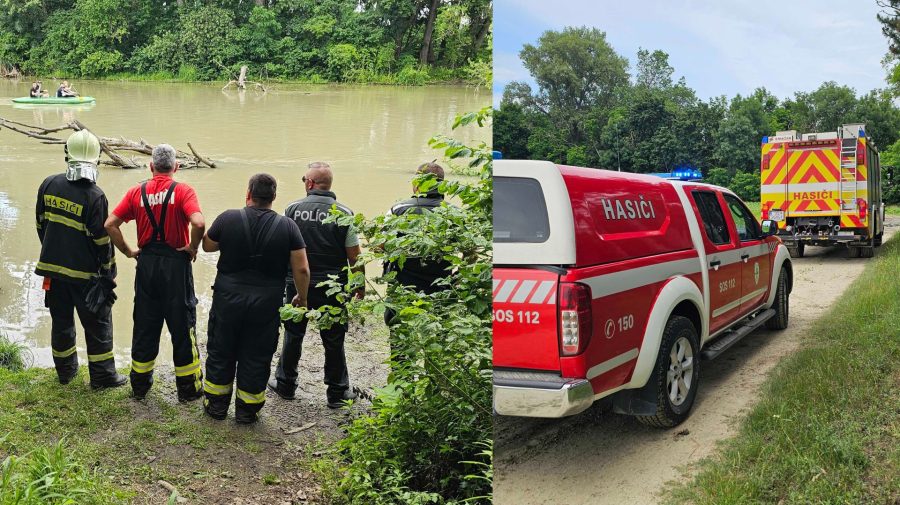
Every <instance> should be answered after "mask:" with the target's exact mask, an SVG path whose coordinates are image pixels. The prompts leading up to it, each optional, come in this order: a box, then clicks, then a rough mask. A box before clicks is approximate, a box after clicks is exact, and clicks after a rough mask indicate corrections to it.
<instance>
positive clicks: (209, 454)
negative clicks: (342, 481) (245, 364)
mask: <svg viewBox="0 0 900 505" xmlns="http://www.w3.org/2000/svg"><path fill="white" fill-rule="evenodd" d="M385 334H386V330H384V328H381V327H380V325H377V324H374V325H369V326H359V325H357V324H354V325H352V326H351V328H350V331H348V333H347V339H346V343H345V349H346V355H347V366H348V368H349V373H350V382H351V385H352V386H353V387H354V388H357V389H359V390H362V391H364V392H366V393H367V394H371V391H372V390H373V389H374V388H376V387H381V386H382V385H384V383H385V381H386V379H387V367H386V366H385V365H384V364H383V361H384V360H385V359H386V358H387V352H388V351H387V348H388V346H387V339H386V336H385ZM282 337H283V332H282ZM164 338H167V337H164ZM304 340H305V341H304V345H303V358H302V359H301V361H300V367H299V378H298V384H299V387H298V388H297V398H296V399H295V400H292V401H287V400H283V399H281V398H279V397H278V396H277V395H275V394H274V393H272V392H271V391H266V405H265V407H264V408H263V410H262V413H261V417H260V422H259V423H258V424H257V425H254V426H251V427H241V426H238V425H236V424H235V423H234V406H233V405H232V407H231V409H230V411H229V417H228V419H227V420H226V421H213V420H210V419H208V418H206V417H205V416H204V415H203V414H202V405H201V402H200V401H197V402H194V403H191V404H187V405H179V404H178V402H177V399H176V394H175V388H174V371H173V370H171V369H170V367H169V366H168V365H167V364H164V365H162V366H160V367H159V368H158V372H159V376H158V377H157V381H156V384H155V385H154V389H153V390H152V391H151V394H150V396H149V397H148V401H145V402H135V401H133V400H128V407H129V408H130V409H131V413H132V415H133V416H134V418H135V419H137V420H139V421H140V420H147V421H153V420H156V421H159V420H160V419H164V418H165V413H166V411H167V410H168V409H177V411H178V412H179V416H178V418H179V419H180V420H181V421H180V422H181V423H197V426H199V427H200V428H201V431H204V433H205V432H208V431H211V432H212V433H213V434H214V437H215V438H216V440H209V441H206V440H202V436H201V437H199V438H201V440H200V441H199V442H198V440H196V438H198V437H197V436H196V435H195V436H193V437H192V436H182V437H181V439H188V440H189V442H188V443H184V442H183V440H179V437H177V436H175V437H172V440H169V441H168V442H166V441H163V440H156V441H154V442H155V443H147V444H144V448H145V449H146V451H145V452H146V454H144V455H143V457H142V458H143V460H142V461H138V463H145V464H147V465H148V466H149V467H152V468H153V470H152V471H148V474H149V475H148V476H149V478H144V479H141V478H138V479H136V480H135V481H133V482H132V488H133V489H134V490H135V491H136V492H137V497H136V499H135V504H140V505H143V504H147V505H150V504H157V503H165V502H166V499H167V497H168V496H169V491H167V490H166V489H164V488H163V487H162V486H160V485H158V483H157V480H159V479H164V480H165V479H168V480H169V481H171V482H170V483H171V484H174V485H176V486H177V487H178V489H179V491H180V492H181V493H182V494H183V495H184V496H186V497H187V498H188V500H187V502H186V503H217V504H227V505H268V504H275V505H280V504H300V503H302V504H306V503H310V504H312V503H321V502H322V500H323V498H322V496H321V490H320V489H319V483H318V482H316V480H317V479H316V477H315V476H314V475H311V474H310V472H309V471H308V469H307V468H305V463H307V462H309V460H310V459H315V458H317V457H319V456H320V455H321V454H322V453H324V452H328V451H331V450H332V449H331V444H333V443H334V442H335V441H337V440H338V439H340V438H342V437H343V436H344V430H345V429H346V425H347V424H348V423H350V422H351V421H352V418H353V417H355V416H359V415H365V413H366V412H367V411H368V409H369V407H370V403H369V401H368V400H366V399H364V398H361V399H360V400H359V401H358V402H356V404H355V405H354V406H353V407H352V413H351V412H348V411H347V410H346V409H337V410H332V409H329V408H328V407H327V406H326V405H325V385H324V384H323V383H322V374H323V366H324V361H325V359H324V355H325V354H324V352H325V351H324V348H323V347H322V340H321V338H320V337H319V334H318V331H316V330H309V331H308V332H307V336H306V338H305V339H304ZM280 351H281V346H280V345H279V350H278V352H277V353H276V354H275V357H274V360H273V369H274V364H275V363H277V361H278V358H279V357H280ZM200 352H201V356H203V357H204V359H205V357H206V356H207V352H206V348H205V345H204V343H203V342H201V343H200ZM273 373H274V372H273ZM173 430H174V428H173ZM195 446H199V447H195ZM134 463H135V461H133V460H132V461H129V464H134Z"/></svg>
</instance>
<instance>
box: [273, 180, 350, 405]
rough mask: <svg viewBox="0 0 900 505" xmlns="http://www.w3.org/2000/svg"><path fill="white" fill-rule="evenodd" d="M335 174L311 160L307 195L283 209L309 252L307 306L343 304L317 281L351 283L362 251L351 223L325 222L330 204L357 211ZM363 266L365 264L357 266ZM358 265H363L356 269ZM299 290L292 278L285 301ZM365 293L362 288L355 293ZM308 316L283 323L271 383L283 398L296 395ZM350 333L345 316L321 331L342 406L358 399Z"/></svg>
mask: <svg viewBox="0 0 900 505" xmlns="http://www.w3.org/2000/svg"><path fill="white" fill-rule="evenodd" d="M332 179H333V175H332V172H331V167H330V166H329V165H328V164H327V163H323V162H314V163H310V164H309V167H308V170H307V172H306V175H304V176H303V177H302V181H303V184H304V185H305V187H306V198H303V199H301V200H297V201H295V202H293V203H291V204H290V205H289V206H288V208H287V209H286V210H285V212H284V213H285V215H286V216H287V217H289V218H291V219H293V220H294V222H296V223H297V225H298V226H299V227H300V233H301V234H302V235H303V238H304V240H305V241H306V247H307V249H306V254H307V256H308V257H309V268H310V271H311V280H310V288H309V308H311V309H318V308H320V307H322V306H323V305H329V306H332V307H341V308H343V305H344V304H343V303H342V302H341V301H340V300H339V299H338V297H337V295H328V294H326V291H327V288H325V287H324V286H323V287H319V286H318V284H319V283H321V282H322V281H325V280H328V278H329V276H332V275H334V276H337V278H338V279H339V281H340V282H341V283H342V284H346V283H347V272H346V270H345V268H346V267H347V266H348V264H349V265H350V266H353V265H355V264H356V259H357V257H358V256H359V254H360V247H359V238H358V237H357V235H356V231H355V230H354V229H353V228H352V227H349V226H340V225H338V224H336V223H323V222H322V221H323V220H324V219H325V218H327V217H328V215H329V214H330V212H331V209H332V208H336V209H337V210H338V211H339V212H341V213H343V214H346V215H353V211H351V210H350V209H349V208H348V207H347V206H345V205H342V204H340V203H338V201H337V196H335V194H334V192H332V191H331V183H332ZM354 268H355V269H356V268H361V267H354ZM355 271H359V270H355ZM294 294H295V291H294V282H293V281H292V280H291V279H290V278H288V281H287V286H286V296H285V301H288V300H291V299H292V298H293V296H294ZM354 295H355V296H356V297H358V298H362V296H363V295H364V292H363V290H362V289H360V290H358V291H357V292H356V293H355V294H354ZM306 324H307V320H306V319H303V320H302V321H301V322H299V323H295V322H293V321H286V322H285V323H284V345H283V346H282V349H281V359H280V360H279V361H278V367H277V368H276V369H275V378H273V379H272V380H270V381H269V388H270V389H272V390H273V391H275V393H277V394H278V395H279V396H281V397H282V398H284V399H287V400H291V399H293V398H294V395H295V392H296V389H297V365H298V363H299V361H300V355H301V351H302V347H303V337H304V336H305V334H306ZM346 333H347V323H346V322H342V323H339V322H336V323H335V324H333V325H332V326H331V327H330V328H327V329H322V330H321V331H320V335H321V337H322V344H323V346H324V347H325V384H326V385H327V389H326V394H325V396H326V400H327V405H328V407H329V408H333V409H336V408H340V407H341V406H343V405H344V402H345V401H347V400H354V399H356V393H354V392H353V391H352V390H351V389H350V376H349V374H348V372H347V359H346V357H345V355H344V337H345V335H346Z"/></svg>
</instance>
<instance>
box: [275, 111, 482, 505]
mask: <svg viewBox="0 0 900 505" xmlns="http://www.w3.org/2000/svg"><path fill="white" fill-rule="evenodd" d="M490 115H491V109H490V107H488V108H485V109H483V110H481V111H478V112H476V113H470V114H466V115H463V116H460V117H459V118H457V120H456V123H455V125H454V128H458V127H464V126H467V125H471V124H478V125H479V126H486V125H487V124H488V122H489V121H490ZM430 144H431V146H432V147H434V148H436V149H440V150H441V151H443V152H444V154H445V156H446V157H447V158H448V159H451V160H453V159H456V160H467V162H468V166H469V167H470V168H472V169H475V170H477V173H478V177H477V178H475V180H470V181H444V182H440V183H438V182H437V181H436V180H434V179H433V178H429V177H431V176H427V177H426V176H420V177H419V178H418V179H417V184H418V186H419V189H420V191H422V192H426V191H428V190H430V189H432V188H434V187H435V186H436V185H438V186H439V189H440V191H441V192H443V193H444V194H445V195H447V196H448V198H450V199H452V200H454V201H456V202H459V204H460V205H459V206H456V205H446V206H441V207H440V208H437V209H435V210H434V211H433V212H429V213H424V214H404V215H402V216H394V215H388V216H378V217H375V218H372V219H367V218H366V217H365V216H362V215H359V214H357V215H356V216H350V217H344V218H342V220H343V222H346V223H350V222H353V223H354V224H355V226H356V227H357V229H358V230H359V233H360V236H361V237H364V238H365V241H366V243H367V247H366V250H365V252H364V253H363V255H362V256H361V259H360V261H361V262H362V263H365V264H369V263H375V264H376V265H380V264H381V263H382V262H385V261H389V262H398V263H401V264H402V263H403V262H404V261H405V260H406V258H408V257H418V258H430V259H437V258H444V259H446V260H447V261H449V262H451V263H452V264H453V272H452V274H451V275H449V276H448V277H447V278H445V279H442V280H440V281H438V282H439V283H440V284H441V285H443V286H445V287H446V289H445V290H443V291H441V292H438V293H435V294H431V295H424V294H421V293H416V292H415V291H413V290H411V289H408V288H405V287H403V286H399V285H397V284H396V283H395V282H393V279H394V276H395V275H396V274H395V273H393V272H392V273H389V274H387V275H385V276H381V277H378V278H376V279H374V280H373V281H366V280H365V276H364V275H363V274H361V273H359V274H353V273H351V277H350V279H349V282H348V284H347V286H343V285H341V284H339V283H337V282H332V283H331V289H332V291H333V292H335V293H342V296H344V297H346V298H349V293H351V292H352V291H353V290H354V289H356V288H357V287H358V286H360V285H361V284H362V283H364V282H375V283H379V284H381V285H383V286H386V289H384V290H382V289H379V290H378V291H376V290H369V294H368V296H367V297H366V298H365V299H362V300H353V301H351V302H350V303H349V307H350V310H349V312H350V316H349V317H351V318H354V319H363V318H373V317H374V318H376V319H381V317H382V314H383V313H384V309H385V308H387V307H389V308H392V309H393V310H394V311H396V313H397V314H398V321H397V323H396V324H395V325H394V326H393V327H392V328H391V332H392V338H391V339H392V342H393V344H392V353H391V356H390V358H389V361H388V364H389V365H390V367H391V374H390V376H389V378H388V384H387V385H386V386H385V387H383V388H381V389H379V390H378V391H377V396H376V398H375V400H374V402H373V405H372V413H371V414H370V415H369V414H367V415H364V416H362V417H359V418H357V419H355V420H354V422H353V423H352V424H351V425H350V427H349V429H348V435H347V437H346V438H345V439H344V440H342V441H341V442H339V443H338V447H339V448H340V450H341V458H342V459H341V461H340V465H341V466H342V469H341V471H340V473H339V475H337V476H336V478H337V479H339V484H338V485H337V486H336V488H335V489H334V491H335V493H336V495H337V496H336V499H337V500H338V501H340V502H349V503H367V504H373V505H382V504H383V505H387V504H394V503H408V504H426V503H434V504H442V503H458V502H460V501H470V502H489V501H490V496H489V495H490V493H491V469H492V466H491V440H492V438H493V436H492V430H491V424H492V419H491V385H490V381H491V318H490V307H491V304H490V299H491V291H490V286H491V251H492V232H491V229H492V221H491V217H492V184H491V163H492V162H491V153H490V150H489V148H488V146H487V145H486V144H484V143H480V144H479V145H478V146H475V147H469V146H465V145H463V144H461V143H460V142H458V141H456V140H453V139H451V138H444V137H435V138H433V139H432V140H431V141H430ZM381 292H384V293H385V294H384V295H382V294H381ZM304 315H305V316H306V317H310V319H311V320H314V321H318V323H319V324H327V320H328V319H329V318H330V317H333V315H334V313H333V312H332V310H331V309H329V308H325V309H320V310H318V311H308V312H307V311H305V310H302V309H299V310H298V309H294V308H292V307H290V306H287V307H285V308H284V309H282V317H285V318H290V317H293V318H299V317H304Z"/></svg>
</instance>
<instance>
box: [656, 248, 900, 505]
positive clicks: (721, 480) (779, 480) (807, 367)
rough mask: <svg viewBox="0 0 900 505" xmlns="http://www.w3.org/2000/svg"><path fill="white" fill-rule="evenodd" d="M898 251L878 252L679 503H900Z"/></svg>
mask: <svg viewBox="0 0 900 505" xmlns="http://www.w3.org/2000/svg"><path fill="white" fill-rule="evenodd" d="M898 246H900V242H898V240H897V239H896V238H895V239H892V240H891V241H890V242H888V243H887V244H886V245H885V246H884V247H883V248H882V249H880V250H879V253H878V257H877V258H876V259H875V260H874V262H872V263H870V264H869V265H868V267H867V268H866V270H865V272H864V273H863V275H862V276H860V277H859V278H858V279H856V281H855V282H854V283H853V284H852V285H851V286H850V287H849V288H848V290H847V293H846V294H845V295H844V296H843V297H841V299H840V301H839V302H838V303H837V305H836V306H835V307H834V308H833V309H831V310H829V311H828V312H827V314H826V315H825V316H824V317H823V318H822V319H821V320H819V321H818V322H817V323H816V324H815V325H814V327H813V328H811V329H810V330H809V331H807V332H806V333H807V334H806V335H805V340H804V343H803V345H801V346H800V347H801V349H800V350H799V351H798V352H797V353H795V354H793V355H791V356H789V357H787V358H786V359H785V361H784V362H783V363H781V364H780V365H779V366H778V368H777V369H776V370H775V372H774V373H773V374H772V376H771V377H770V378H769V380H768V381H767V383H766V385H765V386H764V389H763V392H762V394H761V395H760V401H759V404H757V405H756V406H755V407H753V409H752V411H751V412H750V414H749V416H748V418H747V419H746V420H745V421H744V422H743V425H742V427H741V429H740V433H739V434H738V435H737V437H735V438H734V439H732V440H728V441H727V442H726V443H725V445H724V446H723V451H722V453H721V454H720V455H718V456H715V457H713V458H710V459H708V460H706V461H705V462H704V463H703V464H702V466H701V467H700V472H699V475H697V476H696V477H695V478H694V479H692V480H691V481H689V482H688V483H685V484H683V485H680V486H678V487H677V488H676V489H675V493H674V499H673V500H672V501H674V502H675V503H691V504H696V505H704V504H710V505H712V504H716V505H721V504H749V503H798V504H799V503H835V504H836V503H897V501H898V500H900V445H898V444H897V412H898V411H900V395H897V387H898V384H900V382H898V381H900V330H898V326H897V323H896V322H897V318H898V317H900V278H898V276H897V273H896V272H897V270H898V269H900V247H898ZM873 286H877V288H876V289H873ZM764 338H779V337H778V335H772V336H771V337H764Z"/></svg>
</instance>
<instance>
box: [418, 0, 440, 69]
mask: <svg viewBox="0 0 900 505" xmlns="http://www.w3.org/2000/svg"><path fill="white" fill-rule="evenodd" d="M440 3H441V1H440V0H431V7H430V8H429V9H428V24H426V25H425V37H424V38H423V39H422V50H421V51H419V63H420V64H422V65H425V64H427V63H428V57H429V56H432V54H431V39H432V36H433V35H434V19H435V18H436V17H437V10H438V5H440Z"/></svg>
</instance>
